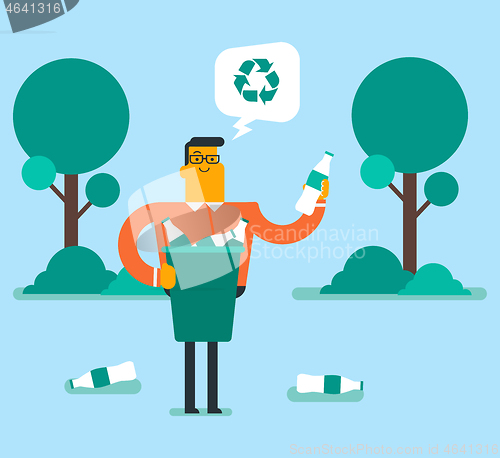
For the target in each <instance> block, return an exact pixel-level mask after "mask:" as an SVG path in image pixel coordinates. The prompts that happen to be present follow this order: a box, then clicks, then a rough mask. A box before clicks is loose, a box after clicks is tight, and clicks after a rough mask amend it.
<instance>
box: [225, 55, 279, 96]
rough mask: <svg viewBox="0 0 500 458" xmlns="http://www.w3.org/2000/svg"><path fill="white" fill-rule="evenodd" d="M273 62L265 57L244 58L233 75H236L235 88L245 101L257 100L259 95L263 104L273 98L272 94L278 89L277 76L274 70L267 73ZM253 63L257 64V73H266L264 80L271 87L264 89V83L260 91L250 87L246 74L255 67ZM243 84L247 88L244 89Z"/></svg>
mask: <svg viewBox="0 0 500 458" xmlns="http://www.w3.org/2000/svg"><path fill="white" fill-rule="evenodd" d="M273 63H274V62H271V63H269V61H268V60H267V59H253V60H246V61H245V62H243V63H242V64H241V66H240V69H239V70H238V71H239V72H240V74H238V75H234V76H235V77H236V79H235V80H234V85H235V86H236V89H237V90H238V92H239V93H240V95H242V96H243V98H244V99H245V100H246V101H247V102H258V101H259V97H260V99H261V100H262V102H263V103H264V105H265V104H266V102H270V101H271V100H273V98H274V95H275V94H276V91H277V90H278V84H279V82H280V79H279V76H278V74H277V73H276V72H275V71H274V70H273V71H272V72H271V73H269V72H270V70H271V66H272V65H273ZM255 64H257V65H258V66H259V69H258V70H257V73H267V75H266V80H267V83H269V85H270V86H271V89H267V90H266V84H264V87H263V88H262V90H261V91H260V93H259V91H258V90H257V89H251V88H250V83H249V82H248V79H247V76H249V75H250V73H251V72H252V70H253V69H254V67H255ZM245 85H248V87H249V89H244V87H245Z"/></svg>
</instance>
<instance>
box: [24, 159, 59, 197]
mask: <svg viewBox="0 0 500 458" xmlns="http://www.w3.org/2000/svg"><path fill="white" fill-rule="evenodd" d="M21 175H22V177H23V181H24V182H25V183H26V186H28V187H30V188H31V189H34V190H35V191H42V190H44V189H47V188H49V187H50V186H51V185H52V184H53V183H54V180H55V179H56V167H55V165H54V163H53V162H52V161H51V160H50V159H47V158H46V157H45V156H34V157H31V158H29V159H28V160H27V161H26V162H25V163H24V165H23V170H22V172H21Z"/></svg>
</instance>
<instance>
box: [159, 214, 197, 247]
mask: <svg viewBox="0 0 500 458" xmlns="http://www.w3.org/2000/svg"><path fill="white" fill-rule="evenodd" d="M162 224H163V226H164V227H165V230H166V231H167V238H168V242H169V244H170V246H171V247H176V246H182V245H191V242H190V241H189V239H188V237H187V235H186V234H184V232H182V231H181V230H180V229H179V228H178V227H177V226H175V225H174V223H172V220H171V219H170V218H166V219H164V220H163V221H162Z"/></svg>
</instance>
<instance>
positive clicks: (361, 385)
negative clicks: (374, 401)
mask: <svg viewBox="0 0 500 458" xmlns="http://www.w3.org/2000/svg"><path fill="white" fill-rule="evenodd" d="M359 389H360V390H361V391H363V380H361V382H360V387H359Z"/></svg>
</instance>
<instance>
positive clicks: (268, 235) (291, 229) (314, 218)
mask: <svg viewBox="0 0 500 458" xmlns="http://www.w3.org/2000/svg"><path fill="white" fill-rule="evenodd" d="M325 205H326V200H318V202H316V208H315V209H314V213H313V214H312V215H311V216H307V215H304V214H303V215H302V216H301V217H300V218H299V219H298V220H297V221H295V222H294V223H291V224H286V225H284V226H281V225H279V224H274V223H271V222H270V221H268V220H267V219H266V218H265V217H264V216H263V215H262V213H261V212H260V208H259V207H258V206H257V207H256V210H257V211H256V212H254V213H253V214H252V215H251V220H250V230H251V231H252V233H253V234H254V235H256V236H257V237H259V238H261V239H262V240H264V241H266V242H270V243H276V244H288V243H295V242H298V241H300V240H302V239H305V238H306V237H307V236H308V235H310V234H312V232H313V231H314V230H315V229H316V228H317V227H318V225H319V223H320V222H321V220H322V219H323V215H324V214H325Z"/></svg>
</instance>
